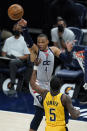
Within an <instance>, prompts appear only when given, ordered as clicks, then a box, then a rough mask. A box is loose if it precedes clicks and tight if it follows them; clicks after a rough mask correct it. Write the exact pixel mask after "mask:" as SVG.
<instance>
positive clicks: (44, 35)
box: [37, 34, 48, 39]
mask: <svg viewBox="0 0 87 131" xmlns="http://www.w3.org/2000/svg"><path fill="white" fill-rule="evenodd" d="M38 37H45V38H46V39H48V37H47V35H46V34H39V35H38ZM38 37H37V38H38Z"/></svg>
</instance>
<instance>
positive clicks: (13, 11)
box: [8, 4, 24, 20]
mask: <svg viewBox="0 0 87 131" xmlns="http://www.w3.org/2000/svg"><path fill="white" fill-rule="evenodd" d="M23 15H24V9H23V7H22V6H21V5H19V4H13V5H11V6H10V7H9V8H8V16H9V18H10V19H11V20H19V19H21V18H22V16H23Z"/></svg>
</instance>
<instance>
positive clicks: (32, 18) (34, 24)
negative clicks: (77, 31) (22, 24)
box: [0, 0, 87, 33]
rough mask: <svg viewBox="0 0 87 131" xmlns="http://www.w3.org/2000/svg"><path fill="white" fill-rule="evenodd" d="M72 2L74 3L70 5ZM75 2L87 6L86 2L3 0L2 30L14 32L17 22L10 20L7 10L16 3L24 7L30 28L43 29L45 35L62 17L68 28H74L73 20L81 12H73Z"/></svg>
mask: <svg viewBox="0 0 87 131" xmlns="http://www.w3.org/2000/svg"><path fill="white" fill-rule="evenodd" d="M67 1H68V2H67ZM70 1H72V3H69V2H70ZM73 2H80V3H82V4H84V5H86V0H3V1H2V3H0V29H1V30H2V29H7V30H10V31H11V30H12V26H13V24H14V23H15V21H12V20H10V19H9V17H8V14H7V10H8V7H9V6H10V5H12V4H14V3H18V4H21V5H22V6H23V8H24V16H23V18H24V19H26V20H27V21H28V26H29V27H30V28H36V29H42V30H43V32H44V33H49V30H50V29H51V28H52V26H53V25H54V24H55V23H56V17H57V16H62V17H63V18H64V19H65V20H66V23H67V25H68V26H74V22H73V19H72V18H73V17H74V15H76V14H77V13H78V12H79V11H78V12H77V10H76V11H75V12H74V11H73V9H74V8H73V6H71V4H73ZM86 6H87V5H86ZM71 7H72V8H73V9H72V8H71ZM71 9H72V10H71ZM70 10H71V11H70ZM75 17H76V16H75ZM77 23H78V22H77ZM78 26H79V25H78ZM85 26H86V25H84V27H85Z"/></svg>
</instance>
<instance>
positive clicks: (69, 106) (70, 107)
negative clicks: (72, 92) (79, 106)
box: [63, 95, 80, 119]
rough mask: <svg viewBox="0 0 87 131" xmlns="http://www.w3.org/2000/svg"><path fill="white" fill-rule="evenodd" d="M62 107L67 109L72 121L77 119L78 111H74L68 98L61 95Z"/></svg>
mask: <svg viewBox="0 0 87 131" xmlns="http://www.w3.org/2000/svg"><path fill="white" fill-rule="evenodd" d="M63 105H64V106H65V107H66V108H67V110H68V112H69V113H70V115H71V117H72V118H73V119H77V118H78V117H79V115H80V111H79V110H76V109H75V108H74V106H73V105H72V100H71V98H70V97H69V96H67V95H63Z"/></svg>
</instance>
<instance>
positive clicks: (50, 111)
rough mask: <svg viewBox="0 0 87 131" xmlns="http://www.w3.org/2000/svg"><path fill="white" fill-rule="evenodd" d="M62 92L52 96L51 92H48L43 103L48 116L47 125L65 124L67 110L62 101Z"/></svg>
mask: <svg viewBox="0 0 87 131" xmlns="http://www.w3.org/2000/svg"><path fill="white" fill-rule="evenodd" d="M61 96H62V93H59V94H58V95H56V96H52V95H51V94H50V92H48V93H47V95H46V97H45V99H44V102H43V105H44V110H45V116H46V124H47V126H65V125H66V123H65V112H64V106H63V105H62V103H61Z"/></svg>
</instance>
